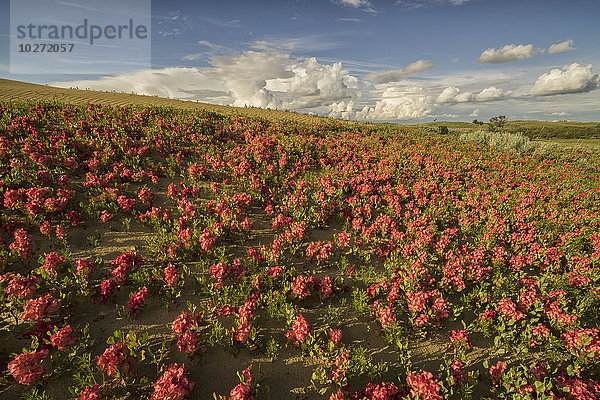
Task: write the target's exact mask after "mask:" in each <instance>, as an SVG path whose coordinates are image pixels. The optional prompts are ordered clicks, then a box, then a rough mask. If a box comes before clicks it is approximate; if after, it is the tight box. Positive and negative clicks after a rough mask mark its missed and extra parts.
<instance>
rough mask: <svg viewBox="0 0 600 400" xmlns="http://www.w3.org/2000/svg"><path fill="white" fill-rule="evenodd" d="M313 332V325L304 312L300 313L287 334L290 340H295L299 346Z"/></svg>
mask: <svg viewBox="0 0 600 400" xmlns="http://www.w3.org/2000/svg"><path fill="white" fill-rule="evenodd" d="M311 333H312V326H310V324H309V323H308V321H307V320H306V318H304V316H302V314H298V316H297V317H296V320H295V321H294V324H293V325H292V329H291V330H289V331H288V332H287V333H286V335H285V336H286V338H287V339H288V340H289V341H293V342H294V344H295V345H296V346H299V345H300V344H301V343H304V341H305V340H306V338H307V337H308V335H310V334H311Z"/></svg>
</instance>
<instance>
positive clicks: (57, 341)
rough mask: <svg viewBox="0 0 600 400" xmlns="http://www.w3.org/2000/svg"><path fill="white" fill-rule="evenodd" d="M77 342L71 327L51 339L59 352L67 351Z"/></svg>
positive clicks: (68, 326) (60, 331)
mask: <svg viewBox="0 0 600 400" xmlns="http://www.w3.org/2000/svg"><path fill="white" fill-rule="evenodd" d="M75 342H77V338H76V337H74V336H73V329H72V328H71V325H67V326H65V327H64V328H62V329H61V330H59V331H58V332H56V333H55V334H53V335H52V336H51V337H50V343H52V346H54V347H56V348H58V349H59V350H66V349H68V348H69V347H70V346H72V345H73V344H75Z"/></svg>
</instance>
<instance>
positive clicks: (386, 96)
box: [356, 86, 435, 121]
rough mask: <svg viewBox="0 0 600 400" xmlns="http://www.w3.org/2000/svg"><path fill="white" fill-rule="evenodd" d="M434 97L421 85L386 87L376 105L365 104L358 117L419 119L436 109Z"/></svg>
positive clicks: (357, 114) (371, 118) (369, 118)
mask: <svg viewBox="0 0 600 400" xmlns="http://www.w3.org/2000/svg"><path fill="white" fill-rule="evenodd" d="M434 107H435V105H434V104H433V97H431V96H429V95H427V94H426V93H425V91H424V90H423V88H420V87H395V86H390V87H387V88H385V90H384V91H383V93H382V94H381V100H378V101H377V102H376V103H375V107H368V106H365V107H364V108H363V109H362V110H361V111H360V112H358V113H356V119H368V120H375V121H386V120H402V119H418V118H422V117H426V116H427V115H429V114H430V113H431V111H432V110H433V109H434Z"/></svg>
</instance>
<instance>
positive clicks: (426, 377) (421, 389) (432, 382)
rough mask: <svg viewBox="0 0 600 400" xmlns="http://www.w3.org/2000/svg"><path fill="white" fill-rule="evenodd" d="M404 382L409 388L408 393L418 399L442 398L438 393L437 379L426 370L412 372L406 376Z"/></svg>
mask: <svg viewBox="0 0 600 400" xmlns="http://www.w3.org/2000/svg"><path fill="white" fill-rule="evenodd" d="M406 384H407V385H408V387H409V388H410V394H411V395H412V396H414V397H418V398H420V399H429V400H442V399H443V396H442V395H441V394H440V384H439V383H438V381H437V379H436V378H435V377H434V376H433V375H432V374H431V373H430V372H428V371H423V372H421V373H420V374H415V373H413V372H411V373H409V374H408V376H407V377H406Z"/></svg>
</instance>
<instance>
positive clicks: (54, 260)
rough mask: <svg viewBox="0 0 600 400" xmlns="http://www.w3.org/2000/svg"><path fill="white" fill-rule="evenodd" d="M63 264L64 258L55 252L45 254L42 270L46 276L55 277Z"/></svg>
mask: <svg viewBox="0 0 600 400" xmlns="http://www.w3.org/2000/svg"><path fill="white" fill-rule="evenodd" d="M64 262H65V258H64V257H61V256H59V255H58V253H57V252H56V251H53V252H52V253H49V254H46V257H45V259H44V264H43V265H42V268H43V269H44V271H46V273H47V274H48V275H51V276H52V275H56V273H57V272H58V269H59V268H60V266H61V265H62V263H64Z"/></svg>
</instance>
